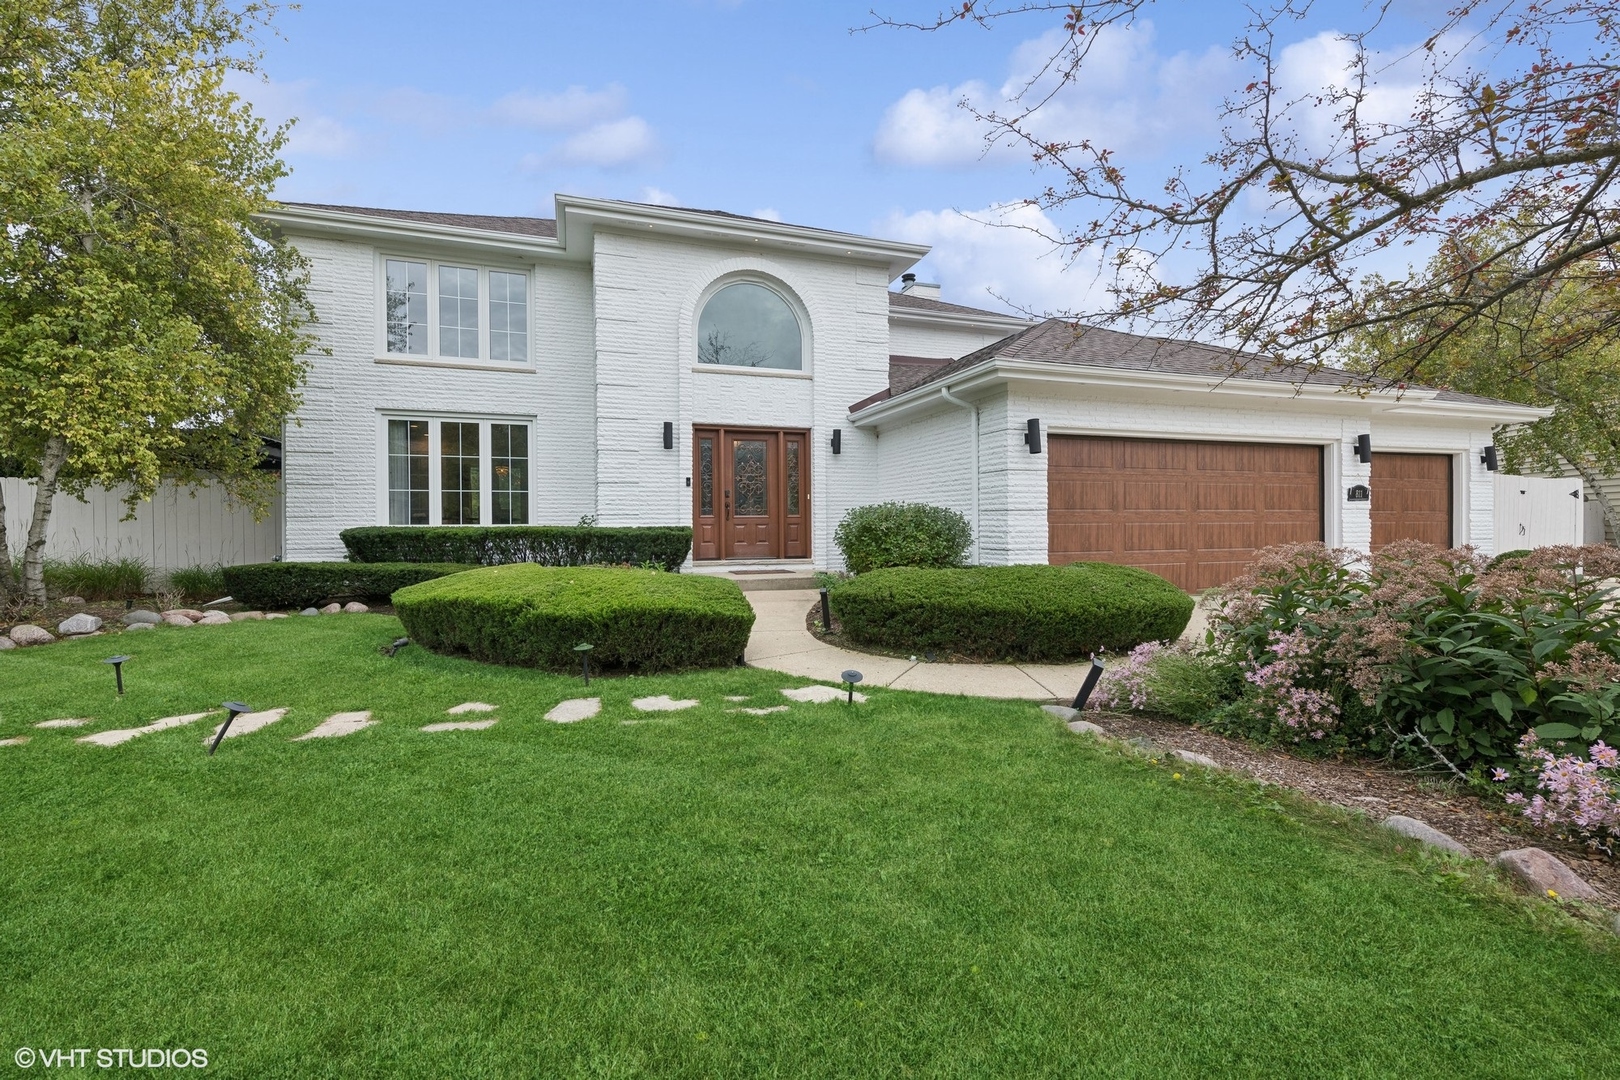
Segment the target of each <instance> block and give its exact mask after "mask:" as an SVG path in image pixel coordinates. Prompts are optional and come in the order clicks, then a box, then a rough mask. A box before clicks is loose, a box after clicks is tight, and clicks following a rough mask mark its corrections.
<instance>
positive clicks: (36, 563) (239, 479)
mask: <svg viewBox="0 0 1620 1080" xmlns="http://www.w3.org/2000/svg"><path fill="white" fill-rule="evenodd" d="M274 13H275V9H274V8H272V7H269V6H266V5H263V4H257V3H249V4H246V5H244V6H236V7H233V6H231V5H229V4H227V3H225V2H223V0H0V208H4V213H5V229H4V232H3V234H0V456H7V457H10V458H12V459H14V460H19V461H21V462H22V463H23V464H24V466H25V468H26V469H27V471H28V473H29V475H30V476H32V477H35V478H37V483H36V485H35V493H34V506H33V512H32V515H31V517H30V520H29V526H28V535H27V541H26V545H25V547H24V554H23V589H24V592H25V593H26V594H27V595H28V596H29V597H30V598H31V599H34V600H43V599H44V577H43V566H42V561H43V555H44V549H45V537H46V529H47V526H48V523H49V518H50V512H51V502H52V499H53V497H54V495H55V493H56V492H57V491H58V490H65V491H68V492H71V493H80V492H82V491H83V490H84V488H85V487H87V486H89V485H91V484H100V485H104V486H107V487H112V486H114V485H117V484H120V483H124V484H128V485H129V502H130V505H131V507H133V505H134V503H135V502H136V501H138V500H139V499H142V498H146V497H149V496H150V495H151V494H152V492H153V491H154V490H155V489H156V487H157V486H158V484H159V483H160V481H161V480H162V479H164V478H166V477H167V478H174V479H177V480H179V481H181V482H183V483H192V484H195V483H201V482H209V481H213V482H218V483H221V484H223V485H224V486H225V488H226V490H227V491H228V492H229V493H230V494H231V495H232V496H233V497H234V498H237V499H239V500H240V501H242V502H243V503H245V504H246V505H249V506H251V507H253V508H254V509H255V510H256V511H262V508H263V506H264V505H265V499H266V496H267V494H268V486H269V481H268V479H267V478H266V477H265V476H264V475H263V474H262V473H259V472H257V471H255V469H254V466H255V464H256V463H257V461H258V457H259V450H260V445H261V444H260V434H261V433H275V432H279V430H280V428H281V426H282V424H283V423H284V422H285V420H286V418H287V417H288V416H289V415H290V414H291V413H292V412H293V410H294V409H295V408H296V407H297V405H298V402H299V394H298V391H299V386H300V385H301V383H302V380H303V377H304V372H305V367H306V365H305V363H304V362H303V361H302V360H301V359H300V357H301V355H302V354H303V353H304V352H305V351H306V350H307V349H308V348H309V347H310V345H311V340H312V339H311V338H310V337H309V335H308V334H307V333H306V332H305V331H304V329H303V327H304V326H305V325H306V324H307V322H308V321H309V319H310V317H311V316H310V310H309V307H308V304H307V302H306V299H305V296H304V281H305V269H304V264H303V262H302V260H301V259H300V258H299V256H298V255H297V253H296V251H294V250H293V249H292V248H291V247H289V246H287V245H285V244H284V243H282V242H281V241H279V240H278V239H277V238H276V237H275V236H273V235H272V234H271V232H270V231H269V229H268V227H267V226H265V225H264V224H262V223H261V222H260V221H257V220H256V219H255V214H257V213H258V212H260V211H262V210H264V209H266V208H267V207H269V206H270V205H272V200H271V190H272V188H273V186H274V184H275V182H276V181H277V180H278V179H279V178H280V177H282V176H284V175H285V174H286V169H285V167H284V166H283V165H282V163H281V161H280V158H279V153H280V150H281V147H282V145H283V143H284V141H285V139H286V133H287V129H286V128H285V127H283V128H280V129H276V130H270V129H267V128H266V127H265V125H264V124H263V122H262V121H260V120H259V119H257V118H256V117H254V115H253V113H252V110H251V108H250V107H249V106H248V105H247V104H246V103H245V102H243V101H242V100H241V99H240V98H239V97H237V96H236V95H235V94H233V93H231V92H230V91H228V90H227V89H226V88H225V79H226V76H227V75H228V74H229V73H230V72H231V71H238V72H248V73H251V72H254V71H255V70H256V67H257V64H258V60H259V53H258V51H257V48H256V44H255V34H257V33H259V32H260V31H262V30H265V29H266V28H268V26H269V23H270V19H271V17H272V16H273V15H274ZM4 509H5V508H4V506H3V505H0V590H4V589H7V588H9V587H10V585H11V581H12V567H11V565H10V563H11V558H10V553H9V547H8V544H7V538H6V535H5V531H4V529H5V525H4V522H5V513H4Z"/></svg>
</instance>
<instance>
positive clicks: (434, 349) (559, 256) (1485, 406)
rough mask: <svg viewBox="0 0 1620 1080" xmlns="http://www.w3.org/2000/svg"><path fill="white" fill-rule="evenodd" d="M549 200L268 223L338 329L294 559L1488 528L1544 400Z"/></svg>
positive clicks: (1171, 551) (881, 262)
mask: <svg viewBox="0 0 1620 1080" xmlns="http://www.w3.org/2000/svg"><path fill="white" fill-rule="evenodd" d="M556 206H557V216H556V218H555V219H542V218H507V217H482V216H471V215H454V214H429V213H418V212H411V211H390V210H374V209H367V208H359V207H337V206H317V205H307V204H287V205H284V206H282V207H281V208H279V209H277V210H276V211H275V212H273V213H272V214H270V215H268V216H269V217H270V219H271V220H273V221H274V222H275V223H276V224H277V226H278V227H279V228H280V229H281V230H282V232H283V233H284V234H285V235H286V236H288V237H289V238H290V239H291V240H292V241H293V242H294V243H296V245H297V246H298V247H299V249H300V250H301V251H302V252H303V253H304V254H305V255H306V256H307V257H308V259H309V260H310V264H311V297H312V299H313V302H314V305H315V308H316V313H317V316H318V319H319V324H318V327H317V330H318V332H319V335H320V341H321V345H322V346H323V347H324V351H323V352H322V353H320V354H318V355H314V356H312V358H311V361H312V370H311V374H310V378H309V381H308V384H307V386H306V388H305V394H304V401H305V403H304V406H303V408H302V409H301V410H300V412H299V414H298V416H297V417H296V422H295V423H293V424H291V425H289V427H288V428H287V430H286V431H285V433H284V439H283V479H284V486H285V517H284V522H285V524H284V538H283V553H284V556H285V557H286V558H287V559H290V560H309V559H328V558H341V557H342V556H343V547H342V545H341V543H340V542H339V540H338V533H339V531H340V530H342V529H345V528H349V527H351V526H357V525H387V524H434V525H437V524H462V523H468V524H470V523H477V524H481V525H501V524H516V523H529V524H573V523H575V522H577V521H578V520H579V519H581V518H582V517H594V518H595V519H596V520H597V522H598V523H599V524H602V525H647V524H682V525H692V526H693V527H694V529H695V533H696V541H695V544H694V553H693V555H694V560H695V561H696V562H698V563H711V562H713V563H733V562H738V561H742V562H755V563H757V562H780V563H783V564H798V565H814V566H817V567H837V566H838V565H839V554H838V551H837V549H836V547H835V546H834V545H833V543H832V533H833V529H834V528H835V526H836V525H837V523H838V521H839V520H840V519H841V518H842V517H843V515H844V513H845V512H846V511H847V510H849V509H850V508H851V507H855V506H859V505H863V504H866V503H871V502H877V501H880V500H884V499H905V500H911V501H928V502H934V503H940V504H944V505H948V506H952V507H955V508H957V509H959V510H961V511H962V512H963V513H964V514H967V515H968V516H969V518H970V520H972V521H973V522H974V523H975V525H976V537H977V543H976V548H977V552H976V557H977V558H978V560H979V561H981V562H985V563H1016V562H1046V561H1048V560H1049V559H1050V560H1051V561H1067V560H1069V559H1072V558H1076V557H1097V558H1108V559H1119V560H1123V561H1129V562H1137V563H1140V564H1142V565H1146V566H1150V567H1153V568H1156V569H1159V570H1161V572H1165V573H1167V574H1168V575H1169V576H1171V577H1172V578H1174V579H1176V580H1178V581H1180V582H1181V583H1183V584H1184V585H1187V586H1189V587H1203V586H1204V585H1205V584H1208V583H1210V580H1209V579H1211V578H1212V576H1213V577H1221V576H1223V575H1225V576H1229V571H1230V569H1231V567H1232V566H1233V565H1235V564H1237V563H1240V562H1241V558H1242V557H1243V556H1245V555H1246V554H1247V553H1248V552H1249V551H1252V550H1253V548H1255V547H1258V546H1263V545H1264V544H1266V543H1270V542H1276V541H1278V540H1284V539H1324V540H1326V541H1328V542H1329V543H1336V544H1346V545H1350V546H1354V547H1360V548H1366V547H1367V546H1368V545H1369V544H1371V543H1373V542H1374V541H1375V539H1376V540H1377V541H1378V542H1383V541H1385V540H1387V539H1389V538H1391V537H1392V536H1394V535H1397V534H1400V535H1405V534H1407V533H1411V534H1412V535H1419V534H1422V535H1432V536H1436V537H1438V536H1439V535H1440V534H1442V533H1443V534H1444V536H1445V538H1446V539H1447V540H1448V541H1449V542H1453V543H1473V544H1475V545H1477V546H1480V547H1482V548H1485V549H1489V548H1490V547H1491V545H1492V536H1491V528H1492V509H1493V507H1492V486H1491V483H1490V476H1489V473H1488V472H1487V471H1486V468H1485V466H1484V465H1483V464H1482V463H1481V456H1482V454H1483V452H1484V448H1485V447H1486V446H1487V445H1489V444H1490V442H1491V432H1492V429H1493V426H1494V425H1499V424H1505V423H1515V422H1522V421H1525V420H1528V419H1533V418H1535V417H1537V416H1539V415H1541V413H1540V412H1539V411H1537V410H1532V409H1526V408H1523V407H1519V406H1514V405H1508V404H1505V403H1501V402H1494V401H1486V400H1484V399H1478V398H1468V397H1465V396H1463V395H1456V394H1448V393H1442V392H1436V391H1431V390H1409V391H1406V392H1404V393H1401V394H1395V393H1390V394H1374V395H1370V396H1367V397H1357V396H1355V395H1354V394H1348V393H1344V392H1342V391H1340V390H1339V389H1338V388H1337V387H1336V386H1334V385H1332V384H1331V383H1330V382H1328V381H1326V380H1322V381H1319V382H1317V381H1312V382H1307V383H1306V384H1305V385H1304V386H1295V385H1294V384H1293V383H1292V382H1290V381H1289V380H1287V379H1286V378H1282V377H1279V376H1276V375H1266V374H1265V373H1263V372H1259V373H1253V372H1245V373H1244V374H1243V375H1242V376H1241V377H1231V373H1230V366H1229V365H1230V358H1229V357H1227V356H1226V354H1222V353H1219V352H1217V351H1215V350H1209V349H1202V348H1200V347H1197V346H1188V345H1185V344H1182V343H1175V342H1165V341H1160V340H1157V339H1146V338H1134V337H1131V336H1129V335H1119V334H1112V333H1111V332H1109V331H1101V330H1096V331H1086V332H1084V333H1083V334H1080V335H1076V334H1075V333H1074V331H1073V330H1072V329H1070V328H1069V327H1067V326H1066V325H1064V324H1061V323H1056V322H1052V323H1044V324H1040V325H1034V326H1032V324H1030V323H1028V322H1025V321H1022V320H1019V319H1015V318H1011V317H1008V316H1005V315H1000V314H996V313H992V312H985V311H977V310H974V309H971V308H965V307H960V306H957V305H951V304H944V303H941V302H939V300H938V299H937V297H938V289H937V287H933V286H927V285H921V284H918V283H916V282H915V281H914V280H911V279H910V277H909V274H908V271H909V270H910V268H911V267H912V266H913V265H915V263H916V262H917V261H918V260H919V259H920V258H922V257H923V256H924V255H925V254H926V253H927V249H925V248H922V247H919V246H916V245H911V244H903V243H896V242H891V241H883V240H876V239H872V238H869V237H862V236H853V235H849V234H845V233H837V232H830V231H826V230H820V229H811V228H803V227H799V226H793V225H785V224H781V223H777V222H771V221H763V220H758V219H753V218H744V217H737V216H734V215H730V214H724V213H718V212H709V211H695V210H683V209H674V208H669V207H660V206H646V205H641V204H636V203H623V202H611V201H605V200H597V199H583V198H574V197H569V196H560V197H558V199H557V201H556ZM902 275H906V276H907V280H906V281H905V283H904V284H903V285H902V286H901V287H900V290H899V291H893V290H891V283H893V282H895V281H896V279H898V278H901V277H902ZM1223 364H1225V365H1227V366H1226V367H1225V368H1223V367H1222V365H1223ZM1031 420H1035V421H1038V423H1039V438H1038V440H1037V441H1036V442H1037V446H1038V448H1039V450H1040V452H1039V453H1032V452H1031V450H1032V447H1031V445H1030V443H1029V442H1028V441H1027V440H1026V435H1027V433H1028V432H1029V430H1030V425H1029V422H1030V421H1031ZM1363 435H1370V436H1371V445H1372V447H1373V448H1375V449H1376V451H1377V453H1375V454H1374V455H1372V456H1371V461H1370V463H1369V462H1364V461H1362V460H1359V459H1358V456H1357V453H1356V450H1357V445H1356V444H1357V438H1358V436H1363ZM1362 449H1363V450H1364V449H1365V446H1363V447H1362ZM1397 455H1398V456H1397ZM1381 461H1382V462H1384V463H1385V465H1384V467H1383V468H1382V469H1381V466H1380V462H1381ZM1381 472H1382V473H1383V474H1384V475H1380V473H1381ZM1358 485H1359V486H1363V487H1370V488H1371V489H1372V491H1373V492H1374V494H1373V496H1372V499H1371V500H1370V501H1364V500H1362V499H1360V498H1359V496H1360V494H1361V492H1360V491H1359V490H1356V491H1354V492H1352V490H1351V489H1352V488H1356V487H1357V486H1358ZM1379 514H1382V515H1383V516H1382V518H1379ZM1391 530H1393V531H1391ZM1424 530H1427V532H1426V533H1425V532H1424ZM1375 532H1378V533H1379V535H1378V536H1377V537H1376V538H1375Z"/></svg>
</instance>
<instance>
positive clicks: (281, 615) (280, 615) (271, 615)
mask: <svg viewBox="0 0 1620 1080" xmlns="http://www.w3.org/2000/svg"><path fill="white" fill-rule="evenodd" d="M265 618H266V619H285V618H287V613H286V612H285V611H271V612H268V613H267V614H266V615H265Z"/></svg>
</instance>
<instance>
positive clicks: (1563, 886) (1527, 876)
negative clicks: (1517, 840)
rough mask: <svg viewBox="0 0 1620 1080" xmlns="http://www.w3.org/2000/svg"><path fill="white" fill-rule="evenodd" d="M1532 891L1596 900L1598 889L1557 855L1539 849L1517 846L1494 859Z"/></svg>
mask: <svg viewBox="0 0 1620 1080" xmlns="http://www.w3.org/2000/svg"><path fill="white" fill-rule="evenodd" d="M1491 861H1492V862H1494V863H1495V864H1496V865H1497V867H1498V868H1499V869H1502V870H1505V871H1507V872H1508V873H1509V874H1511V875H1513V876H1514V877H1515V878H1517V879H1518V880H1519V883H1520V884H1521V885H1524V886H1525V887H1526V888H1528V889H1529V890H1530V891H1531V892H1533V893H1536V894H1538V895H1540V896H1549V895H1552V894H1556V896H1557V898H1558V899H1560V900H1596V899H1598V892H1597V890H1596V889H1594V888H1592V886H1590V885H1588V884H1587V883H1586V882H1584V881H1582V880H1581V879H1580V878H1579V877H1578V876H1577V875H1576V873H1575V871H1573V870H1571V869H1570V868H1569V867H1567V866H1565V865H1564V864H1563V863H1562V862H1560V861H1559V859H1558V857H1557V856H1556V855H1553V854H1551V853H1550V852H1546V851H1543V850H1541V849H1540V848H1535V847H1527V848H1516V849H1515V850H1513V851H1504V852H1502V854H1500V855H1498V856H1497V857H1496V858H1495V859H1493V860H1491Z"/></svg>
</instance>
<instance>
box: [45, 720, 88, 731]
mask: <svg viewBox="0 0 1620 1080" xmlns="http://www.w3.org/2000/svg"><path fill="white" fill-rule="evenodd" d="M89 722H90V721H88V720H79V719H63V720H41V721H40V722H39V723H37V724H35V725H34V726H35V727H37V728H46V729H50V728H64V727H84V726H85V725H86V724H88V723H89Z"/></svg>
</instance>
